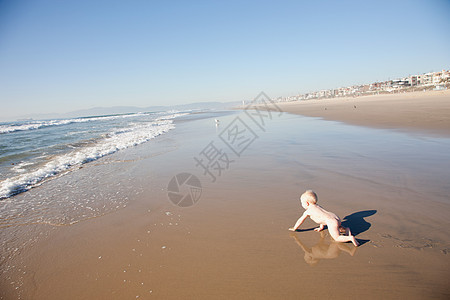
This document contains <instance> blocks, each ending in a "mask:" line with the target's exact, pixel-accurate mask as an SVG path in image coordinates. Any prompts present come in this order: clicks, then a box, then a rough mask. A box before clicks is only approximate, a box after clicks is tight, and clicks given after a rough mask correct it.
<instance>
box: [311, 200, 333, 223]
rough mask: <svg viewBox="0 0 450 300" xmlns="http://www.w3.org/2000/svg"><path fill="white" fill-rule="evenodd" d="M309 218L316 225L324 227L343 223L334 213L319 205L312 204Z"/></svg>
mask: <svg viewBox="0 0 450 300" xmlns="http://www.w3.org/2000/svg"><path fill="white" fill-rule="evenodd" d="M308 214H309V217H310V218H311V219H312V220H313V221H314V222H316V223H318V224H322V225H328V224H329V223H336V222H337V223H338V224H340V223H341V219H339V217H338V216H336V215H335V214H334V213H332V212H329V211H327V210H325V209H323V208H322V207H321V206H319V205H317V204H312V205H310V207H309V208H308Z"/></svg>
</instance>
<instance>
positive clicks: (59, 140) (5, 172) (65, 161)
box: [0, 111, 189, 201]
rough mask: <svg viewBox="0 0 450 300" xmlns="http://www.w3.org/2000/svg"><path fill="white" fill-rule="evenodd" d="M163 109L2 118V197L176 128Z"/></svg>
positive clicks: (171, 114) (172, 116)
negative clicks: (88, 114)
mask: <svg viewBox="0 0 450 300" xmlns="http://www.w3.org/2000/svg"><path fill="white" fill-rule="evenodd" d="M188 113H189V112H186V111H184V112H182V111H164V112H146V113H132V114H121V115H108V116H92V117H83V118H71V119H53V120H40V121H34V120H29V121H20V122H8V123H0V200H1V201H4V200H5V199H8V198H11V197H13V196H15V195H17V194H20V193H23V192H26V191H28V190H29V189H31V188H33V187H36V186H38V185H41V184H43V183H44V182H46V181H48V180H51V179H53V178H56V177H58V176H61V175H63V174H65V173H67V172H71V171H73V170H75V169H77V168H79V167H80V166H82V165H83V164H86V163H88V162H92V161H95V160H97V159H99V158H101V157H104V156H107V155H110V154H112V153H115V152H117V151H120V150H123V149H126V148H130V147H133V146H136V145H139V144H142V143H145V142H147V141H149V140H151V139H154V138H155V137H157V136H159V135H162V134H165V133H167V132H168V131H169V130H171V129H174V128H175V125H174V119H176V118H178V117H180V116H183V115H186V114H188Z"/></svg>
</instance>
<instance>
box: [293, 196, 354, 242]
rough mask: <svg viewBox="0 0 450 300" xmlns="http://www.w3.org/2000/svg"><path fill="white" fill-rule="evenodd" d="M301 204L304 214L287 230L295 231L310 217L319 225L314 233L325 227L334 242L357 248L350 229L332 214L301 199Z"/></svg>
mask: <svg viewBox="0 0 450 300" xmlns="http://www.w3.org/2000/svg"><path fill="white" fill-rule="evenodd" d="M301 202H302V206H303V208H304V209H305V212H304V213H303V215H302V216H301V217H300V218H299V219H298V220H297V222H296V223H295V225H294V227H291V228H289V230H291V231H296V230H297V229H298V228H299V227H300V225H302V224H303V222H304V221H305V220H306V218H308V217H310V218H311V220H313V221H314V222H316V223H317V224H319V227H318V228H315V229H314V230H315V231H318V232H320V231H322V230H323V229H324V228H325V226H327V227H328V232H329V233H330V235H331V237H332V238H333V239H334V240H335V241H336V242H342V243H345V242H352V243H353V245H355V246H356V247H358V246H359V243H358V241H357V240H356V239H355V237H354V236H353V235H352V233H351V232H350V229H349V228H346V227H343V226H342V225H341V219H339V217H338V216H336V215H335V214H334V213H332V212H329V211H326V210H325V209H323V208H322V207H321V206H319V205H317V204H315V203H310V202H308V201H306V200H304V199H302V200H301ZM341 232H342V233H344V232H345V235H340V233H341Z"/></svg>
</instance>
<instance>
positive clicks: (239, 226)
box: [0, 100, 450, 299]
mask: <svg viewBox="0 0 450 300" xmlns="http://www.w3.org/2000/svg"><path fill="white" fill-rule="evenodd" d="M358 101H359V100H358ZM288 105H290V104H286V106H288ZM372 105H375V104H372ZM359 106H360V105H359V104H358V106H357V109H358V107H359ZM361 106H363V104H361ZM282 108H283V109H285V108H286V107H285V105H283V106H282ZM286 109H287V108H286ZM330 110H331V109H330ZM327 111H328V110H327ZM194 117H195V118H198V119H197V120H191V121H180V122H178V123H177V128H176V129H175V130H173V131H171V132H169V133H168V134H165V135H163V136H161V137H158V138H157V139H155V140H153V141H151V142H148V143H145V144H142V145H140V146H137V147H135V148H133V149H129V150H126V151H123V152H118V153H116V154H113V155H111V156H108V157H106V158H104V159H100V160H99V161H97V162H95V163H90V164H86V165H85V166H84V167H83V168H82V169H80V170H77V171H75V172H72V173H69V174H67V175H65V176H62V177H61V178H58V179H55V180H52V181H50V182H48V183H45V184H43V185H42V186H41V187H38V188H35V189H32V190H30V191H29V192H27V193H24V194H21V195H18V196H16V197H15V198H14V200H15V201H33V199H41V198H42V197H48V195H50V194H51V195H58V193H64V195H69V196H70V195H73V196H72V197H71V200H73V201H76V200H77V197H80V198H81V196H79V192H80V191H85V193H87V194H96V195H97V197H98V198H100V199H105V197H106V195H109V194H107V193H108V192H110V193H111V192H114V193H115V192H120V194H121V195H122V194H123V195H127V201H125V202H120V207H119V206H118V207H117V208H116V209H114V210H110V211H108V213H106V214H104V215H101V216H97V217H95V218H86V219H85V220H81V219H82V218H81V219H80V220H81V221H79V222H77V223H75V224H72V225H68V224H65V223H64V221H61V220H63V218H56V219H58V220H59V223H58V224H48V223H46V224H42V223H40V222H29V223H27V224H21V223H20V217H17V218H14V217H13V216H12V217H11V220H10V223H9V226H2V228H1V231H0V232H1V235H0V237H1V239H2V240H7V241H8V243H7V246H4V249H3V253H4V254H3V255H2V261H1V270H2V272H3V276H1V277H2V279H1V281H0V288H1V295H2V299H17V298H20V299H321V298H328V297H333V298H336V299H348V298H353V297H360V298H364V299H380V298H383V299H397V298H406V299H444V298H448V297H449V295H450V290H449V286H450V281H449V278H450V276H449V275H450V271H449V270H450V268H449V267H450V259H449V252H450V239H449V237H450V232H449V231H448V228H449V225H450V222H449V219H448V215H449V212H450V201H449V196H448V195H449V194H450V185H449V180H448V179H449V178H450V170H449V168H448V167H445V165H448V163H449V161H450V151H449V150H450V140H449V139H448V138H446V137H441V136H439V137H436V136H433V135H427V134H424V133H421V132H420V133H417V134H416V133H414V134H410V133H404V132H398V131H394V130H388V129H372V128H365V127H358V126H350V125H346V124H343V123H339V122H331V121H323V120H320V119H317V118H308V117H302V116H297V115H291V114H283V115H281V116H279V115H277V114H273V117H272V119H271V120H268V121H267V123H266V125H265V127H264V128H263V129H264V130H261V129H259V128H258V127H257V126H256V125H255V124H254V123H252V120H250V119H249V118H248V116H247V115H246V114H245V113H244V112H241V111H237V112H232V113H227V114H224V115H220V116H208V118H206V117H202V115H201V114H199V115H197V116H194ZM236 117H239V118H240V120H241V121H242V122H243V123H245V124H246V125H247V126H248V128H250V129H251V130H252V132H253V133H254V135H253V136H254V137H255V136H256V139H255V140H254V142H253V143H251V144H249V145H248V147H247V148H246V149H245V151H242V152H240V153H239V155H236V154H235V153H233V152H232V151H230V150H229V149H228V148H227V146H226V144H225V143H224V142H223V140H221V139H220V136H222V137H226V136H224V135H221V133H223V132H224V130H225V129H226V128H227V126H228V125H229V124H236V123H232V122H234V120H236V119H235V118H236ZM214 118H219V119H220V120H221V125H220V126H219V127H216V126H215V125H214ZM389 126H391V125H389ZM392 126H393V125H392ZM426 129H427V130H428V128H426ZM441 129H444V131H445V130H447V129H448V128H441ZM225 132H227V131H225ZM211 142H213V143H214V145H216V146H217V147H218V148H220V149H221V150H222V151H223V152H225V153H227V154H228V155H229V158H230V160H232V162H231V163H230V165H229V166H228V168H226V169H223V170H222V174H220V176H217V177H216V181H215V182H213V180H212V178H211V177H209V176H208V174H206V175H205V174H204V172H203V170H202V169H201V168H199V167H198V166H196V161H195V160H194V157H197V158H198V157H200V156H201V154H200V153H201V152H202V151H203V150H205V149H206V147H207V146H208V145H210V143H211ZM223 152H222V153H223ZM181 172H188V173H192V174H194V175H195V176H197V177H198V178H199V180H200V181H201V184H202V194H201V197H200V199H199V200H198V202H197V203H195V204H194V205H193V206H190V207H184V208H183V207H179V206H176V205H174V204H173V203H171V201H170V200H169V199H168V195H167V185H168V183H169V181H170V180H171V179H172V178H173V176H175V175H176V174H178V173H181ZM93 178H94V179H93ZM93 181H94V182H93ZM95 182H101V183H102V184H101V185H100V184H99V185H96V184H95ZM68 183H71V185H70V186H69V185H68ZM119 183H122V184H121V185H119ZM306 189H313V190H315V191H316V192H317V193H318V196H319V204H321V205H323V206H324V207H325V208H326V209H328V210H330V211H333V212H335V213H336V214H337V215H339V216H340V217H341V218H342V219H343V220H344V221H345V222H344V223H345V224H346V225H347V226H350V227H351V229H352V231H353V232H354V234H356V237H357V238H358V239H359V241H360V242H361V246H360V247H358V248H355V247H353V245H351V244H336V243H335V242H333V241H332V240H331V239H330V236H329V235H328V233H327V231H325V232H323V233H322V234H321V233H317V232H314V231H312V230H311V229H312V228H314V227H315V226H316V225H315V224H314V223H313V222H312V221H311V220H308V221H307V222H306V223H305V224H304V225H303V226H302V227H301V229H302V230H301V231H298V232H295V233H292V232H290V231H288V228H289V227H291V226H293V224H294V223H295V221H296V220H297V218H298V217H300V215H301V213H302V212H303V210H302V208H301V207H300V203H299V201H298V198H299V196H300V194H301V193H302V192H303V191H304V190H306ZM85 196H86V195H84V194H83V196H82V197H85ZM53 209H54V211H53V212H52V215H51V216H54V215H56V216H59V215H58V209H59V208H53ZM60 209H61V212H60V213H59V214H63V215H65V214H67V215H70V213H71V212H70V211H67V209H62V208H60ZM48 211H51V209H50V208H48V209H47V208H46V209H43V210H42V212H41V213H42V214H45V213H47V212H48ZM29 213H32V212H29ZM49 218H50V219H51V217H49ZM47 219H48V218H47ZM56 225H58V226H56ZM15 249H17V250H15Z"/></svg>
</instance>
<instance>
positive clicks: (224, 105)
mask: <svg viewBox="0 0 450 300" xmlns="http://www.w3.org/2000/svg"><path fill="white" fill-rule="evenodd" d="M240 104H241V102H240V101H235V102H197V103H190V104H181V105H171V106H149V107H137V106H112V107H93V108H89V109H82V110H76V111H71V112H68V113H62V114H29V115H24V116H20V117H17V119H30V118H32V119H35V120H43V119H61V118H76V117H90V116H104V115H117V114H127V113H138V112H155V111H166V110H192V109H195V110H196V109H201V110H203V109H207V110H210V109H211V110H222V109H230V108H233V107H236V106H238V105H240Z"/></svg>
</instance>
